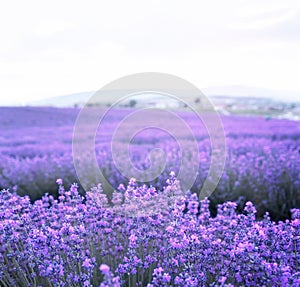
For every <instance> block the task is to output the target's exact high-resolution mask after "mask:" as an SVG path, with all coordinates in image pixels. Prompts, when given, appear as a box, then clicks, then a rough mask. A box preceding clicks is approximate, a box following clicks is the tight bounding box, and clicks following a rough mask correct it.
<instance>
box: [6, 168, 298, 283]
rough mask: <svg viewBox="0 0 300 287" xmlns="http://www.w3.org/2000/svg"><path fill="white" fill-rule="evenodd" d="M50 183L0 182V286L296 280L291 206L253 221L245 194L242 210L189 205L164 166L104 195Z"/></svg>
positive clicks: (193, 199) (229, 205)
mask: <svg viewBox="0 0 300 287" xmlns="http://www.w3.org/2000/svg"><path fill="white" fill-rule="evenodd" d="M57 183H58V184H59V198H58V199H54V198H53V197H52V196H51V195H47V194H46V195H45V196H44V197H43V198H42V199H41V200H37V201H36V202H35V203H33V204H32V203H30V200H29V198H28V197H20V196H18V195H16V194H12V193H11V192H9V191H7V190H3V191H1V193H0V284H1V286H5V287H6V286H22V287H23V286H26V287H28V286H74V287H75V286H86V287H87V286H97V287H98V286H101V287H104V286H105V287H112V286H114V287H117V286H130V287H133V286H148V287H153V286H299V284H300V270H299V266H300V254H299V250H300V210H298V209H293V210H292V211H291V212H292V219H291V220H286V221H285V222H279V223H277V224H276V223H274V222H272V221H271V220H270V218H269V215H268V214H266V215H265V217H264V219H263V220H261V221H257V220H256V219H255V214H256V209H255V207H254V205H253V204H252V203H251V202H247V203H246V205H245V210H244V214H237V213H236V206H237V205H236V203H233V202H226V203H224V204H222V205H219V206H218V214H217V216H216V217H211V216H210V212H209V208H208V207H209V201H208V200H207V199H206V200H203V201H202V202H201V205H200V210H198V200H197V196H196V195H195V194H192V193H187V194H185V195H184V194H182V193H181V191H180V189H179V184H178V181H177V180H176V178H175V177H174V174H173V173H172V174H171V176H170V178H169V179H168V184H167V186H166V187H165V188H164V189H163V190H161V191H159V190H156V189H154V188H153V187H149V188H147V187H145V186H138V185H137V184H136V182H135V181H134V180H131V181H130V183H129V185H128V186H127V188H125V187H124V186H120V191H118V192H117V191H116V192H115V193H114V194H113V195H112V196H110V197H107V196H106V195H105V193H104V192H103V190H102V188H101V186H100V185H99V186H98V187H95V188H93V189H92V190H91V191H89V192H87V194H86V198H83V197H81V196H80V195H79V193H78V190H77V185H75V184H73V185H72V186H71V188H70V189H69V190H65V189H64V186H63V182H62V180H61V179H60V180H58V181H57ZM151 200H154V201H155V203H156V204H155V205H154V206H153V205H152V204H151ZM137 204H138V205H137ZM140 207H142V212H140V211H139V208H140ZM130 215H133V216H130Z"/></svg>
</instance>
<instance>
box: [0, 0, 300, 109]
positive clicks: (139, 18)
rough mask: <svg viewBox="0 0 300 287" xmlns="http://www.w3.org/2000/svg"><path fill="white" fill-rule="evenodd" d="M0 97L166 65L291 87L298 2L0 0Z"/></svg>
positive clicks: (198, 74) (93, 83) (94, 82)
mask: <svg viewBox="0 0 300 287" xmlns="http://www.w3.org/2000/svg"><path fill="white" fill-rule="evenodd" d="M0 35H1V45H0V105H6V104H12V103H18V104H22V103H26V102H28V101H34V100H38V99H43V98H48V97H55V96H60V95H66V94H72V93H78V92H85V91H95V90H98V89H100V88H101V87H102V86H103V85H105V84H107V83H109V82H111V81H113V80H115V79H117V78H120V77H122V76H126V75H129V74H132V73H138V72H164V73H170V74H174V75H176V76H179V77H182V78H184V79H186V80H188V81H190V82H192V83H193V84H194V85H196V86H197V87H198V88H200V89H201V88H205V87H218V86H221V87H222V86H231V85H239V86H249V87H261V88H269V89H273V90H287V91H299V92H300V81H299V67H300V52H299V51H300V1H298V0H294V1H290V0H284V1H283V0H279V1H278V0H251V1H246V0H226V1H224V0H219V1H217V0H212V1H207V0H205V1H201V0H196V1H183V0H182V1H176V0H171V1H169V0H164V1H156V0H151V1H143V0H134V1H130V0H129V1H128V0H126V1H121V0H120V1H114V0H112V1H99V0H97V1H89V0H86V1H76V0H72V1H65V0H59V1H56V0H51V1H33V0H26V1H21V0H20V1H15V0H12V1H2V3H1V10H0Z"/></svg>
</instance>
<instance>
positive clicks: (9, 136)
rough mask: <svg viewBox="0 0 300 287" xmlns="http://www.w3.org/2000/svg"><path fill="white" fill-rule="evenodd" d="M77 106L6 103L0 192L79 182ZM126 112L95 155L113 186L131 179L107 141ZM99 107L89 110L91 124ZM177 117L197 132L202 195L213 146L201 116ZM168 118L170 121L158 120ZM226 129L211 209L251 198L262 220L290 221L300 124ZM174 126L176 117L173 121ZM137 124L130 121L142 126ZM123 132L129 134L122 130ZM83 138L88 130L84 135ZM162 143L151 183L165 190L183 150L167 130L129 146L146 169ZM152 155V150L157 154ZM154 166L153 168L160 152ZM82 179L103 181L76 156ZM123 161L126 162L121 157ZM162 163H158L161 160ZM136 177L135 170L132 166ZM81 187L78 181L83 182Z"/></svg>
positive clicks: (251, 122)
mask: <svg viewBox="0 0 300 287" xmlns="http://www.w3.org/2000/svg"><path fill="white" fill-rule="evenodd" d="M78 111H79V110H78V109H54V108H29V107H27V108H26V107H24V108H1V113H0V189H5V188H11V189H12V190H14V191H16V192H17V193H18V194H20V195H30V198H31V199H33V200H34V199H37V198H41V196H42V195H43V194H44V193H47V192H48V193H49V194H55V193H56V185H55V181H56V179H57V178H60V177H61V178H63V179H64V181H65V183H66V184H68V185H71V184H72V183H73V182H79V181H78V179H77V177H76V172H75V170H74V165H73V158H72V134H73V128H74V123H75V121H76V117H77V114H78ZM129 112H130V111H129V110H113V111H112V112H111V113H109V114H108V115H107V119H106V120H104V121H103V123H102V125H101V130H100V131H99V133H98V135H97V138H96V154H97V158H98V161H99V165H100V167H101V169H102V171H103V173H104V174H105V175H106V178H107V179H108V181H109V182H110V183H112V184H113V185H114V187H115V188H117V187H118V185H119V184H126V183H127V179H126V178H124V176H122V174H121V173H120V172H119V171H118V170H117V169H116V168H115V167H114V165H113V164H112V162H113V161H112V155H111V152H110V143H111V139H112V134H113V131H114V128H115V127H116V126H117V125H118V123H120V121H122V119H123V118H124V117H126V115H128V113H129ZM97 113H99V110H97V109H92V108H91V112H90V118H89V119H87V126H88V125H89V121H92V120H93V118H94V116H95V115H96V114H97ZM179 115H180V117H181V118H182V119H183V120H184V121H186V122H187V123H188V124H189V125H190V127H191V129H192V130H193V132H194V135H195V138H196V139H197V141H198V145H199V153H200V158H199V159H198V160H199V171H200V172H199V174H198V175H197V178H196V181H195V183H194V186H193V187H192V191H194V192H199V190H200V189H201V186H202V184H203V182H204V180H205V179H206V176H207V172H208V170H209V166H210V152H211V144H210V140H209V137H208V134H207V131H206V129H205V127H203V125H201V124H199V119H198V118H195V117H193V115H192V114H191V113H187V112H182V113H180V114H179ZM161 120H162V121H164V122H168V119H166V118H163V119H161ZM222 122H223V125H224V129H225V134H226V146H227V155H226V156H227V160H226V166H225V169H224V172H223V175H222V178H221V181H220V183H219V185H218V186H217V189H216V191H215V192H214V193H213V195H212V196H211V197H210V201H211V205H210V206H211V211H212V212H214V213H215V212H216V210H217V205H218V204H220V203H223V202H226V201H228V200H230V201H234V202H236V203H237V204H238V206H237V209H238V210H239V211H242V209H243V206H244V204H245V203H246V202H247V201H252V202H253V203H254V204H255V206H256V208H257V216H258V217H260V218H262V217H263V214H264V213H265V211H269V212H270V215H271V218H272V219H274V220H279V219H285V218H290V209H292V208H295V207H299V206H300V193H299V190H300V156H299V154H300V149H299V146H300V125H299V122H293V121H288V120H275V119H271V120H266V119H264V118H259V117H238V116H223V117H222ZM169 124H170V125H172V121H169ZM137 125H138V123H132V125H131V126H130V125H128V129H130V128H137V127H138V126H137ZM125 133H126V131H124V134H125ZM181 137H182V138H183V139H185V140H186V145H185V152H186V153H187V154H188V155H189V157H190V159H191V160H193V161H195V160H196V156H195V151H193V150H192V149H190V148H189V141H190V139H189V138H188V137H187V134H186V133H185V131H181ZM82 139H83V141H84V139H85V135H84V134H83V135H82ZM116 144H117V145H119V148H118V150H119V151H120V154H119V155H118V156H119V157H120V158H122V157H124V158H125V157H127V156H128V150H127V147H126V146H124V142H122V139H121V140H120V141H119V142H117V143H116ZM153 148H162V149H163V150H164V152H165V156H166V163H167V165H166V168H165V170H164V171H163V172H162V173H161V174H160V176H159V177H158V178H156V179H155V180H153V181H150V182H148V184H149V185H152V186H154V187H155V188H157V189H162V188H163V186H164V184H165V181H166V179H167V177H168V173H169V172H170V171H171V170H174V171H175V172H176V174H178V171H179V167H180V158H181V154H180V150H179V147H178V145H177V144H176V142H174V140H173V139H172V138H171V137H170V136H168V135H167V134H166V133H163V132H158V131H153V130H152V131H151V129H149V130H147V131H144V132H142V133H139V134H137V136H136V137H135V138H134V140H133V141H132V143H131V149H130V154H131V157H132V161H133V162H134V164H135V167H136V168H138V169H144V168H148V166H149V164H150V163H149V160H148V157H147V156H148V155H149V151H151V150H153ZM152 155H153V154H152ZM152 159H153V166H156V161H157V160H156V158H155V155H154V157H153V158H152ZM75 160H76V161H79V163H80V165H81V166H82V170H83V172H84V173H85V177H84V178H85V179H86V181H87V182H88V183H91V184H94V185H96V184H98V182H99V179H98V178H97V177H95V174H94V171H93V167H92V166H90V165H89V160H88V157H87V155H85V154H84V153H82V154H81V155H80V157H79V158H76V159H75ZM124 162H125V161H124ZM157 166H159V165H157ZM129 172H130V173H131V174H132V176H133V177H134V176H135V171H134V170H132V171H129ZM182 172H183V173H184V177H185V178H187V179H188V178H189V176H191V175H190V171H189V168H184V169H183V171H182ZM79 184H80V183H79Z"/></svg>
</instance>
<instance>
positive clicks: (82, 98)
mask: <svg viewBox="0 0 300 287" xmlns="http://www.w3.org/2000/svg"><path fill="white" fill-rule="evenodd" d="M92 94H93V92H83V93H76V94H70V95H65V96H59V97H53V98H47V99H43V100H39V101H34V102H29V103H26V105H27V106H42V107H45V106H47V107H49V106H50V107H74V106H75V105H79V106H82V105H84V104H85V103H86V102H87V101H88V99H89V98H90V96H91V95H92Z"/></svg>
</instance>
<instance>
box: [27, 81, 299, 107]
mask: <svg viewBox="0 0 300 287" xmlns="http://www.w3.org/2000/svg"><path fill="white" fill-rule="evenodd" d="M201 90H202V92H203V93H204V95H206V96H208V97H209V98H211V99H212V101H214V98H215V97H224V98H228V97H232V98H237V99H238V98H239V99H240V100H243V99H244V100H249V99H259V100H260V101H261V100H263V99H266V100H273V101H281V102H300V92H293V91H278V90H270V89H263V88H255V87H245V86H224V87H208V88H203V89H201ZM93 94H94V92H82V93H76V94H71V95H66V96H59V97H53V98H47V99H43V100H39V101H34V102H29V103H26V105H28V106H53V107H74V106H75V105H78V106H83V105H84V104H85V103H86V102H87V101H88V100H89V99H90V97H91V96H92V95H93ZM119 95H120V91H107V92H106V95H105V96H103V95H100V96H97V97H96V100H95V101H96V103H98V104H101V105H109V104H112V103H114V102H115V101H116V100H117V99H118V98H119ZM186 97H187V98H189V100H191V98H190V97H189V95H186ZM135 99H136V100H141V101H146V102H147V101H149V96H148V97H147V96H145V97H142V98H141V99H139V98H138V97H135ZM154 100H157V97H156V98H155V96H154V97H153V101H154Z"/></svg>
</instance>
